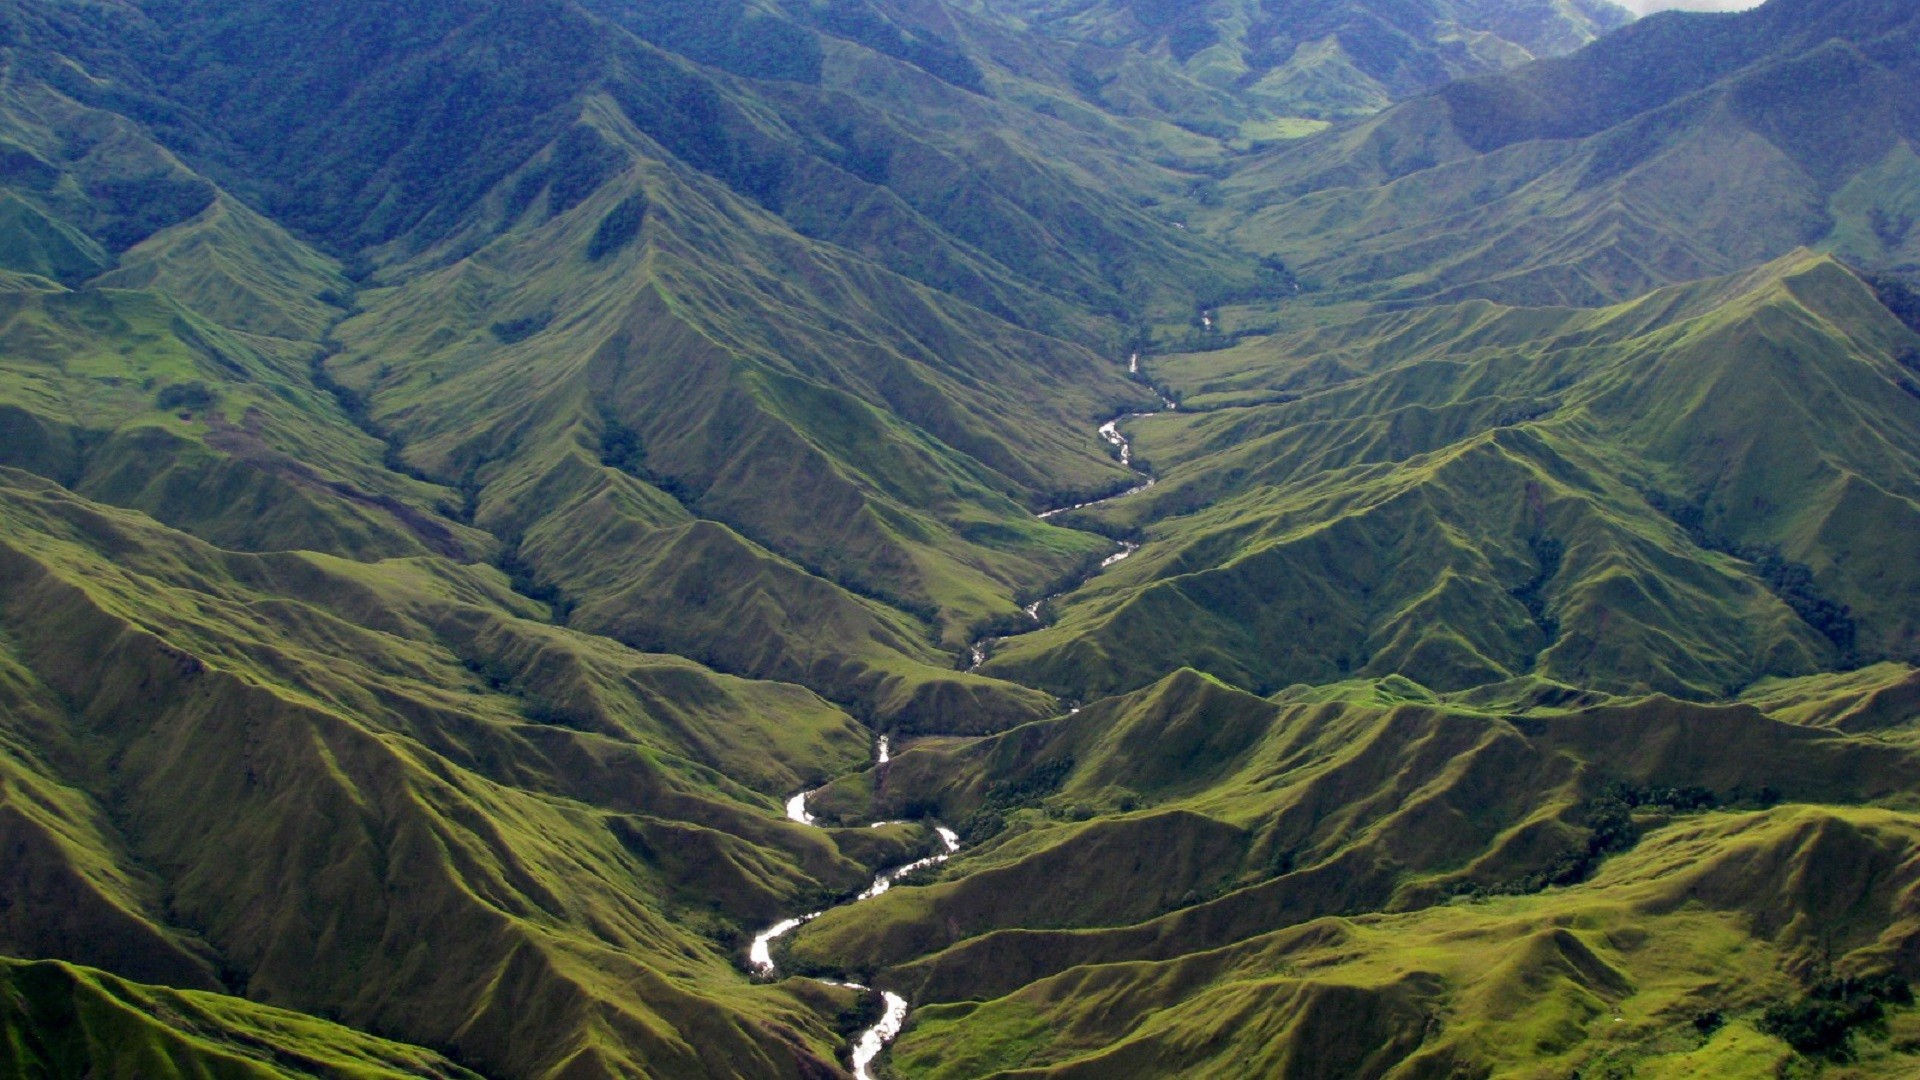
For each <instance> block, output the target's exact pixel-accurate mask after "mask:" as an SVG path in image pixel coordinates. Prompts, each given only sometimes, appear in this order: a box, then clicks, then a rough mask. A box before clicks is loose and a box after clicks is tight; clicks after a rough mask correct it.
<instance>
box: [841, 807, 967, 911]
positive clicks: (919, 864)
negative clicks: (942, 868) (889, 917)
mask: <svg viewBox="0 0 1920 1080" xmlns="http://www.w3.org/2000/svg"><path fill="white" fill-rule="evenodd" d="M933 831H934V832H936V833H939V834H940V842H941V843H943V844H945V845H947V850H946V851H944V852H942V853H940V854H938V855H929V856H927V857H926V858H924V859H915V860H914V861H912V862H910V863H907V864H906V865H905V866H896V867H894V868H893V869H891V870H882V871H881V872H880V875H879V876H878V877H876V878H874V879H873V884H871V885H869V886H867V891H866V892H863V893H861V894H860V895H859V896H856V897H854V898H853V899H854V902H856V903H858V902H859V901H861V900H871V899H873V898H874V897H876V896H879V895H880V894H881V893H883V892H886V891H887V890H888V889H891V888H893V883H894V882H896V881H899V880H900V879H901V878H903V877H906V876H907V875H908V874H911V873H913V872H914V871H916V870H925V869H926V868H927V867H929V866H938V865H940V864H941V863H943V862H946V861H947V860H948V859H951V858H953V853H954V852H956V851H959V850H960V834H959V833H957V832H954V831H953V830H952V829H949V828H947V827H946V826H945V825H935V826H934V827H933Z"/></svg>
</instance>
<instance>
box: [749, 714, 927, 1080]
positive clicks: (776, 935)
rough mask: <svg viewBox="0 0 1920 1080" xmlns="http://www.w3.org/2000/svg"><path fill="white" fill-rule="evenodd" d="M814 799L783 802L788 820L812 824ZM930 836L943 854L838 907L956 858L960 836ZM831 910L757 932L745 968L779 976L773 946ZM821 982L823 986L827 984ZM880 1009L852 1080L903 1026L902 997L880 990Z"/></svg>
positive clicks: (859, 1079)
mask: <svg viewBox="0 0 1920 1080" xmlns="http://www.w3.org/2000/svg"><path fill="white" fill-rule="evenodd" d="M874 758H875V760H876V763H877V764H880V765H885V764H886V763H887V762H889V761H891V760H893V752H892V744H891V742H890V740H889V739H888V738H887V737H886V736H885V735H882V736H880V741H879V744H878V745H877V747H876V748H875V753H874ZM815 790H818V789H815ZM812 794H813V791H803V792H801V793H800V794H798V795H795V796H794V797H793V798H791V799H788V800H787V818H788V819H789V820H791V821H795V822H798V823H800V824H802V825H813V824H815V819H814V816H813V815H812V814H811V813H809V812H808V811H807V797H808V796H810V795H812ZM889 824H895V823H894V822H886V821H876V822H874V824H873V827H874V828H876V829H877V828H879V827H880V826H882V825H889ZM933 831H934V833H935V834H936V835H938V836H939V837H940V843H941V844H942V845H943V846H944V847H945V848H946V850H945V851H942V852H939V853H937V854H934V855H929V856H927V857H926V858H923V859H915V860H913V861H912V862H909V863H903V864H901V865H899V866H896V867H893V868H891V869H888V870H882V871H880V873H878V874H876V875H875V876H874V879H873V883H872V884H870V885H868V886H867V887H866V889H865V890H864V891H863V892H861V893H860V895H858V896H856V897H854V898H853V899H851V900H848V901H846V902H845V903H842V904H838V905H836V906H837V907H846V906H847V904H857V903H859V902H860V901H862V900H871V899H873V898H874V897H876V896H879V895H880V894H881V893H884V892H886V891H887V890H888V889H891V888H893V886H894V884H895V883H896V882H898V881H899V880H900V879H902V878H904V877H906V876H907V875H909V874H912V873H914V872H915V871H917V870H924V869H926V868H927V867H929V866H938V865H939V864H941V863H943V862H946V861H947V860H948V859H951V858H953V855H954V853H955V852H957V851H959V850H960V835H959V834H958V833H956V832H954V831H953V830H952V829H949V828H947V827H946V826H945V825H938V824H936V825H935V826H934V827H933ZM831 910H833V909H832V908H822V909H821V910H819V911H813V912H808V913H807V914H805V915H797V916H795V917H793V918H791V919H782V920H781V921H779V922H777V923H774V924H773V925H772V926H769V927H767V928H766V929H765V930H762V931H760V933H758V934H756V935H754V938H753V945H752V946H751V947H750V948H749V949H748V950H747V966H748V967H750V968H752V970H753V973H754V974H756V975H759V976H762V977H765V978H772V977H773V976H775V975H777V974H778V973H779V967H778V965H776V964H775V963H774V960H773V943H774V942H775V941H778V940H779V939H780V938H783V937H785V936H786V935H788V934H791V933H793V932H794V931H795V930H798V929H800V928H801V927H802V926H805V925H807V924H808V923H810V922H812V921H813V920H815V919H817V918H819V917H820V916H822V915H825V914H826V913H827V912H828V911H831ZM822 981H823V982H825V981H829V980H822ZM832 985H834V986H843V987H846V988H847V989H849V990H859V991H861V992H863V993H869V994H870V993H873V988H872V987H870V986H862V985H861V984H859V983H851V982H842V983H832ZM880 1004H881V1012H880V1020H879V1021H878V1022H877V1023H875V1024H874V1025H873V1026H872V1027H870V1028H868V1029H866V1030H865V1031H862V1032H861V1033H860V1034H859V1036H858V1037H857V1038H855V1039H854V1042H853V1050H852V1057H853V1075H854V1077H855V1080H873V1070H872V1066H873V1062H874V1059H876V1058H878V1057H879V1056H880V1054H881V1053H882V1052H883V1051H885V1050H886V1048H887V1047H888V1046H890V1045H892V1044H893V1040H894V1039H897V1038H899V1037H900V1029H901V1028H902V1027H904V1026H905V1025H906V1022H907V999H906V998H903V997H901V996H900V995H899V994H896V993H894V992H893V991H891V990H882V991H881V992H880Z"/></svg>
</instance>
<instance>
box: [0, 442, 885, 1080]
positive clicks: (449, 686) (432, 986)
mask: <svg viewBox="0 0 1920 1080" xmlns="http://www.w3.org/2000/svg"><path fill="white" fill-rule="evenodd" d="M4 498H5V500H6V503H7V512H6V514H5V515H4V521H5V532H6V536H5V541H4V544H5V549H4V550H5V559H6V561H7V576H8V579H9V580H10V581H11V582H13V583H14V587H13V588H12V589H10V590H9V592H8V594H7V596H6V598H5V614H4V619H5V627H6V630H5V640H6V645H7V672H8V688H9V695H10V697H12V698H13V699H15V701H16V705H15V706H11V707H10V708H9V709H8V713H7V715H8V737H7V746H8V759H7V767H8V769H9V773H10V775H12V776H13V777H14V778H15V782H14V783H12V784H10V786H9V791H10V794H9V797H8V803H9V805H10V809H11V812H10V813H9V814H8V815H7V820H8V828H9V831H10V832H11V833H13V835H14V836H15V837H16V840H15V844H16V845H18V846H17V847H15V848H14V850H20V851H27V852H31V853H32V858H30V859H28V860H26V861H23V862H15V863H14V864H13V865H12V867H11V869H10V873H12V874H13V875H15V880H16V882H18V883H20V888H19V891H18V892H17V893H16V894H15V903H14V905H13V906H12V908H11V909H10V911H9V922H8V927H9V935H10V936H9V940H8V942H7V944H6V947H7V948H9V949H11V950H13V951H15V952H19V953H25V954H27V955H35V954H45V953H47V952H53V953H64V954H67V955H72V956H74V958H75V959H77V960H82V961H86V960H93V961H95V962H98V963H107V964H111V965H112V966H114V967H115V968H117V969H121V970H142V971H145V972H150V973H151V976H150V977H163V976H164V977H165V978H166V979H167V980H168V981H171V982H184V983H186V984H187V985H201V986H207V985H217V984H216V983H215V979H216V978H217V979H218V980H219V983H218V984H225V985H234V986H244V988H245V989H246V991H247V993H248V994H249V995H250V996H252V997H254V998H255V999H257V1000H263V1001H268V1002H273V1003H277V1004H284V1005H289V1006H292V1007H296V1008H301V1009H307V1010H322V1011H325V1012H326V1013H327V1014H329V1015H334V1016H339V1017H342V1018H344V1019H347V1020H348V1021H350V1022H353V1023H356V1024H360V1025H368V1026H372V1027H375V1028H377V1029H379V1030H397V1031H406V1032H408V1033H409V1034H410V1035H411V1036H413V1037H414V1038H416V1039H419V1040H422V1041H426V1042H429V1043H431V1044H434V1045H440V1046H447V1047H451V1048H454V1049H455V1050H457V1051H458V1053H459V1054H460V1055H461V1057H462V1058H463V1060H467V1061H470V1062H473V1063H475V1064H476V1065H479V1066H480V1067H482V1068H484V1069H487V1070H489V1071H505V1072H509V1073H512V1074H515V1075H544V1074H548V1073H551V1072H555V1071H557V1070H560V1069H562V1068H563V1067H565V1066H566V1065H567V1063H568V1062H569V1061H574V1062H575V1067H578V1068H587V1067H590V1066H589V1063H597V1064H593V1065H592V1066H591V1067H603V1068H611V1069H618V1068H623V1067H624V1068H646V1069H651V1070H665V1071H669V1072H679V1073H697V1072H699V1071H701V1070H702V1069H717V1070H720V1071H721V1072H725V1073H728V1074H731V1070H732V1069H733V1068H735V1066H733V1065H726V1066H724V1067H723V1066H722V1064H721V1063H723V1062H729V1061H734V1062H751V1063H753V1065H752V1068H753V1069H755V1070H757V1071H759V1070H763V1071H766V1072H767V1073H768V1074H769V1075H783V1074H790V1073H791V1070H793V1069H795V1068H799V1067H800V1066H799V1065H798V1064H797V1063H798V1062H800V1061H802V1060H805V1059H808V1058H814V1059H818V1058H820V1057H823V1056H825V1057H830V1056H831V1053H832V1049H833V1046H834V1038H835V1036H834V1035H833V1033H832V1032H831V1031H830V1030H829V1029H828V1028H827V1027H826V1023H827V1021H828V1019H830V1017H831V1015H832V1012H833V1006H830V1005H828V1004H827V1003H826V1002H825V1001H824V999H819V998H818V996H817V995H814V996H813V997H810V998H809V997H795V996H794V995H793V994H792V993H790V992H788V991H786V990H782V989H779V988H768V989H755V988H752V987H750V986H749V985H748V983H747V981H746V979H745V977H744V976H742V975H741V974H739V973H738V971H737V969H736V968H735V967H734V964H733V960H734V958H733V956H732V954H731V951H730V950H729V948H728V947H727V946H726V945H725V944H724V943H725V942H728V941H731V940H733V939H732V937H731V936H730V935H731V934H733V933H736V932H737V930H738V929H739V928H743V927H745V926H747V925H752V924H755V923H758V922H761V921H765V920H768V919H771V918H773V917H775V916H776V915H777V914H778V913H780V912H783V911H785V910H787V909H788V908H790V907H792V906H794V905H795V904H796V902H799V900H800V898H804V897H810V896H813V895H816V894H817V893H819V892H821V891H829V892H831V891H838V890H843V889H848V888H852V887H855V886H857V885H858V884H859V883H860V882H861V881H862V880H864V877H865V875H866V874H867V872H868V868H869V867H870V866H872V865H873V864H874V863H876V862H881V861H885V860H888V859H897V858H900V857H902V855H903V852H904V848H903V846H902V845H903V844H904V843H905V838H904V837H901V836H897V835H893V834H885V835H883V834H880V833H874V832H872V831H871V830H855V831H850V832H848V833H843V834H838V835H836V834H822V833H818V832H814V831H810V830H804V829H800V828H798V827H794V826H790V825H785V824H781V823H779V802H780V799H781V797H783V795H784V793H785V792H786V791H788V790H790V789H792V788H795V787H798V786H800V785H801V784H803V783H805V782H808V781H812V780H815V779H818V778H821V777H824V776H826V775H830V774H832V773H835V772H838V771H841V770H844V769H845V768H847V767H848V766H850V765H852V764H854V763H857V762H859V761H861V760H864V759H865V758H866V756H867V754H868V746H867V738H866V735H865V734H864V732H863V731H862V730H861V729H859V728H858V727H857V726H855V725H854V724H853V723H852V722H851V721H850V720H849V719H848V718H847V717H846V716H845V715H844V714H843V713H841V712H839V711H838V710H836V709H834V708H832V707H831V706H829V705H827V704H826V703H825V702H823V701H821V700H820V699H818V698H817V697H814V696H813V695H811V694H810V693H808V692H806V691H804V690H800V689H798V688H796V687H790V686H778V685H772V684H762V683H748V682H744V681H741V680H736V679H731V678H727V677H724V676H716V675H713V674H712V673H710V672H707V671H704V670H703V669H700V668H698V667H697V666H695V665H693V664H691V663H689V662H687V661H683V660H679V659H676V658H661V657H651V656H644V655H639V654H635V653H632V652H630V651H627V650H625V649H622V648H620V647H618V646H614V645H612V644H611V643H609V642H606V641H604V640H603V639H593V638H583V637H581V636H579V635H576V634H571V633H569V632H567V631H562V630H557V629H554V628H552V627H549V626H546V625H544V624H541V623H537V622H532V621H529V620H528V619H527V617H526V616H527V615H528V614H529V613H530V608H531V607H532V605H529V604H528V603H527V602H526V601H524V600H522V599H519V598H516V597H514V596H513V594H511V593H510V592H508V591H507V590H506V588H505V584H504V581H503V580H502V579H500V578H499V577H498V576H497V575H495V574H493V573H492V572H491V571H473V570H466V569H461V568H458V567H454V566H451V565H450V564H446V563H442V562H437V561H431V560H426V561H397V562H385V563H377V564H362V563H350V562H345V561H341V560H336V559H331V558H328V557H326V556H320V555H308V554H302V555H264V556H255V555H237V554H232V553H227V552H222V551H220V550H218V549H214V548H210V547H207V546H205V545H203V544H200V543H199V542H197V541H193V540H191V539H189V538H187V537H184V536H182V535H180V534H178V533H171V532H168V531H166V530H164V529H162V528H160V527H158V526H156V525H154V524H152V523H151V522H150V521H147V520H145V519H141V518H139V517H137V516H134V515H130V514H127V513H125V512H120V511H112V510H108V509H105V508H101V507H99V506H97V505H94V504H89V503H86V502H84V501H81V500H79V499H77V498H75V497H73V496H71V495H69V494H66V493H65V492H63V491H61V490H60V489H58V488H55V487H53V486H51V485H48V484H46V483H45V482H42V481H36V480H33V479H31V478H29V477H27V476H26V475H24V474H20V473H13V472H9V473H7V474H6V490H5V494H4ZM108 553H111V556H110V558H111V561H109V554H108ZM82 657H93V658H95V659H94V660H92V661H85V660H83V659H81V658H82ZM182 747H193V748H195V750H194V752H193V753H191V754H182V753H180V752H179V750H180V748H182ZM267 852H272V853H273V854H272V855H271V857H268V856H266V855H265V854H264V853H267ZM130 868H137V869H130ZM162 897H164V898H165V900H164V902H163V901H162ZM703 935H706V936H703ZM716 941H718V942H720V943H721V944H716ZM742 1016H747V1017H753V1018H755V1021H754V1023H755V1025H756V1026H751V1027H747V1028H742V1027H739V1026H737V1021H738V1019H739V1018H740V1017H742ZM529 1025H531V1026H529ZM536 1029H537V1030H539V1031H540V1036H539V1037H537V1038H535V1037H532V1036H531V1032H532V1031H534V1030H536ZM576 1059H577V1061H576ZM622 1063H624V1064H622Z"/></svg>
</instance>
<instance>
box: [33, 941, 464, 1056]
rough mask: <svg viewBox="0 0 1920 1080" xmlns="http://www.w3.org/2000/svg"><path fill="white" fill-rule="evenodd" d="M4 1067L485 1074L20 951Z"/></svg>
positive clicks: (326, 1026)
mask: <svg viewBox="0 0 1920 1080" xmlns="http://www.w3.org/2000/svg"><path fill="white" fill-rule="evenodd" d="M0 1068H4V1069H6V1071H7V1075H9V1076H17V1077H21V1078H22V1080H28V1078H32V1080H39V1078H42V1077H46V1078H51V1077H58V1076H80V1075H85V1076H98V1077H102V1078H115V1080H118V1078H125V1080H175V1078H179V1080H187V1078H196V1080H200V1078H204V1080H216V1078H217V1080H229V1078H231V1080H243V1078H244V1080H268V1078H272V1080H279V1078H283V1077H327V1078H330V1080H332V1078H337V1080H348V1078H352V1080H374V1078H377V1077H393V1078H398V1077H434V1078H437V1080H455V1078H461V1080H465V1078H471V1077H475V1076H477V1075H478V1074H476V1073H473V1072H470V1071H469V1070H466V1069H463V1068H461V1067H459V1066H458V1065H455V1064H453V1063H452V1062H450V1061H448V1060H446V1059H445V1058H443V1057H441V1056H440V1055H439V1054H435V1053H433V1052H431V1051H428V1050H423V1049H420V1048H418V1047H413V1046H406V1045H403V1044H400V1043H395V1042H388V1041H386V1040H384V1039H376V1038H373V1037H371V1036H368V1035H363V1034H361V1033H359V1032H356V1031H353V1030H351V1029H349V1028H345V1027H341V1026H340V1025H338V1024H331V1023H327V1022H326V1021H323V1020H318V1019H315V1018H313V1017H309V1016H302V1015H300V1014H298V1013H292V1012H287V1011H285V1010H282V1009H272V1008H267V1007H265V1006H261V1005H256V1004H254V1003H252V1002H249V1001H244V1000H242V999H239V998H231V997H224V996H221V995H218V994H207V993H199V992H195V991H190V990H185V991H183V990H170V989H165V988H162V987H153V986H141V985H138V984H135V983H130V982H127V981H126V980H124V979H120V978H116V977H114V976H112V975H109V974H106V973H105V972H100V971H93V970H89V969H86V968H80V967H74V966H72V965H69V964H62V963H58V962H56V961H40V962H37V963H29V962H24V961H18V960H0Z"/></svg>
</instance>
